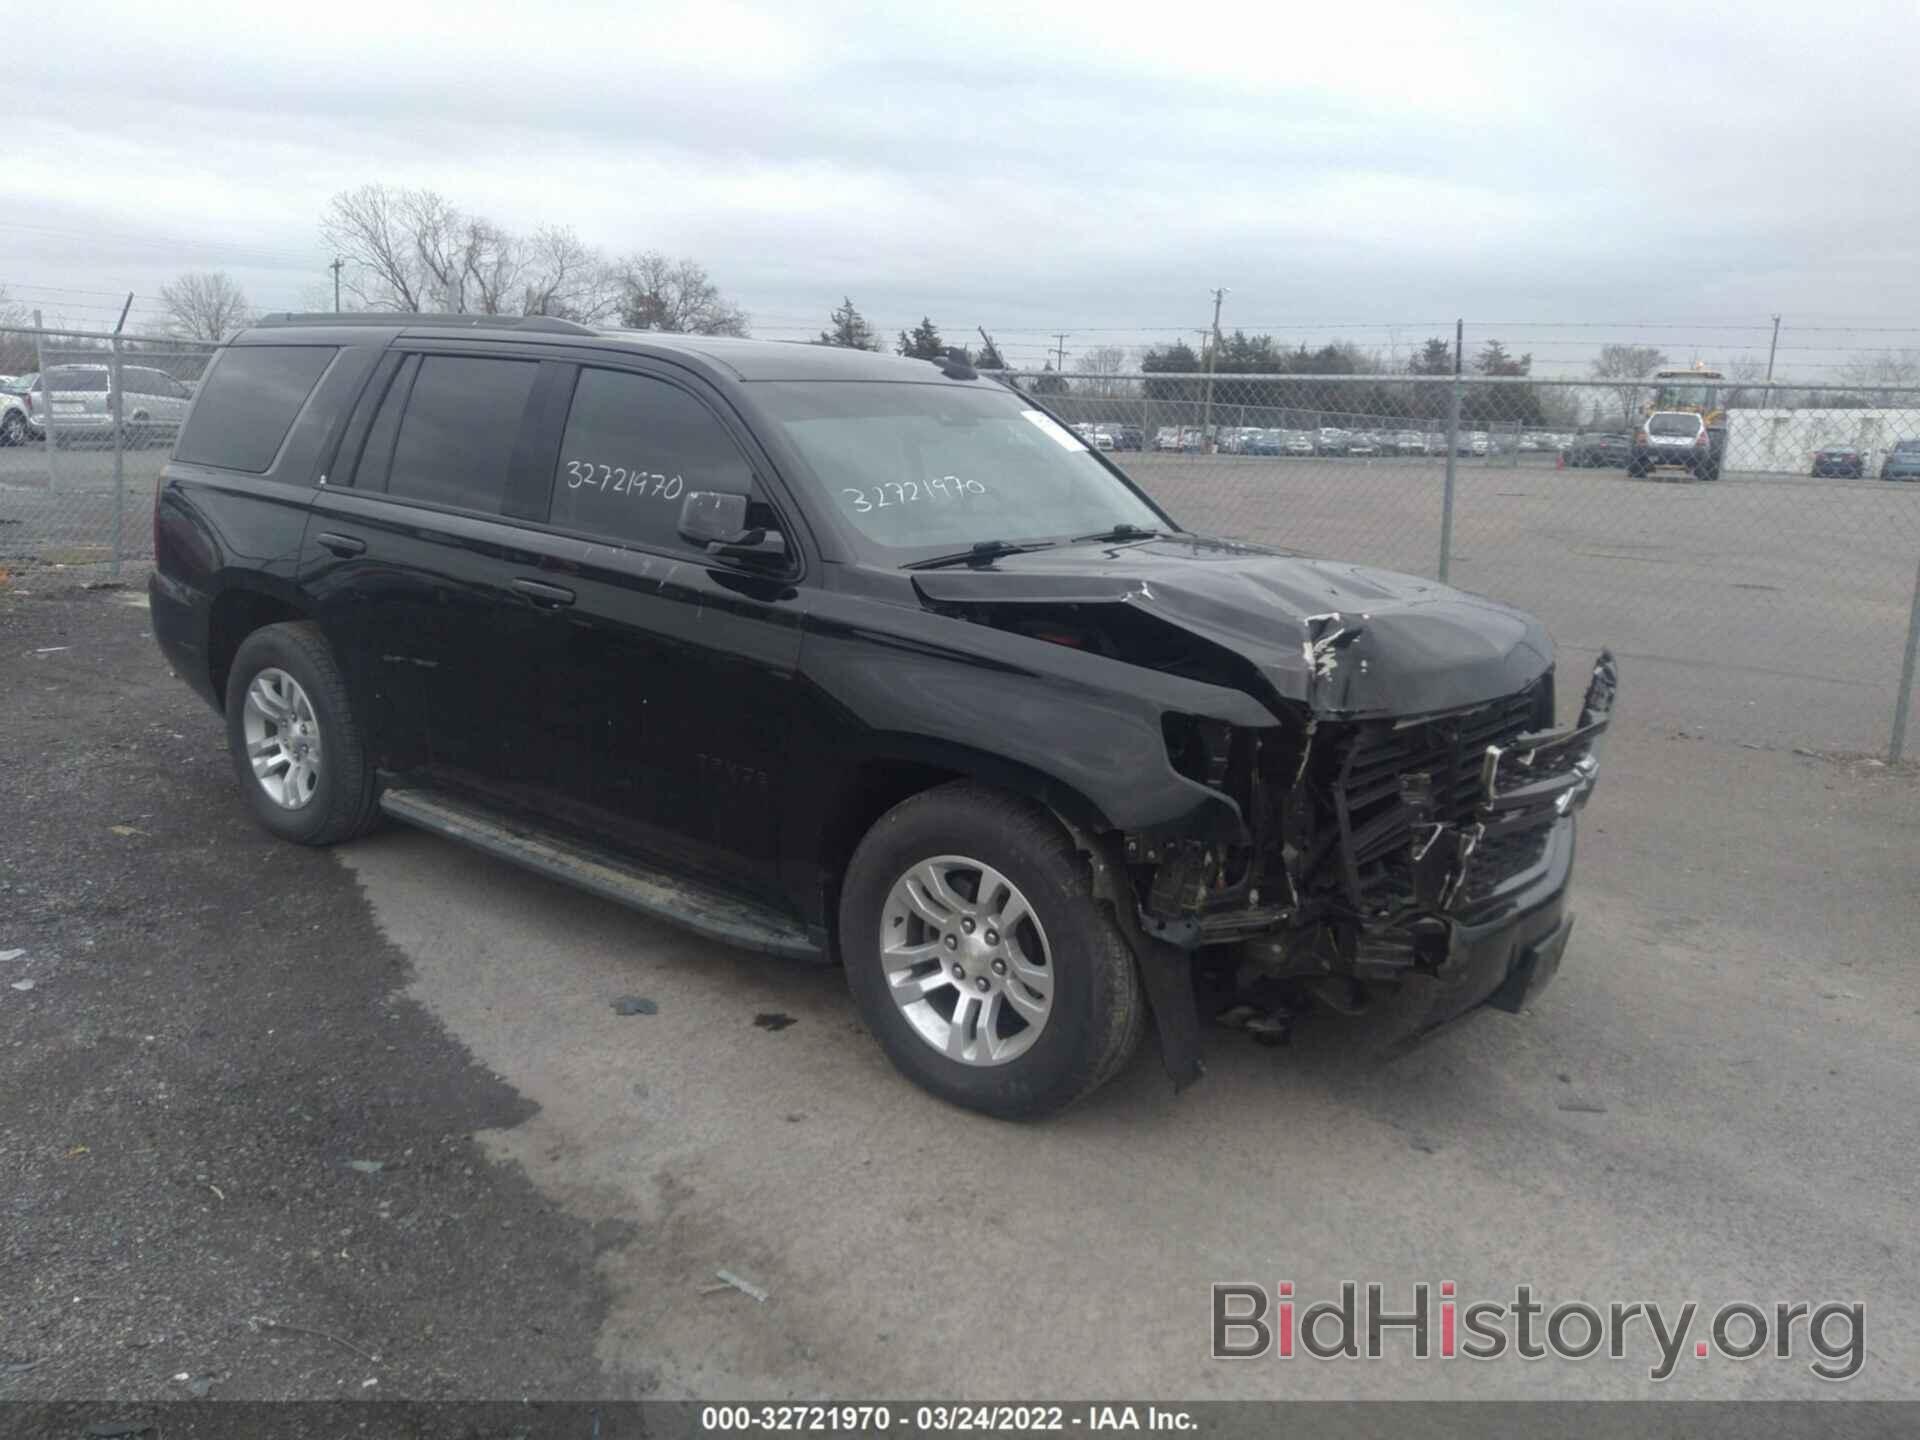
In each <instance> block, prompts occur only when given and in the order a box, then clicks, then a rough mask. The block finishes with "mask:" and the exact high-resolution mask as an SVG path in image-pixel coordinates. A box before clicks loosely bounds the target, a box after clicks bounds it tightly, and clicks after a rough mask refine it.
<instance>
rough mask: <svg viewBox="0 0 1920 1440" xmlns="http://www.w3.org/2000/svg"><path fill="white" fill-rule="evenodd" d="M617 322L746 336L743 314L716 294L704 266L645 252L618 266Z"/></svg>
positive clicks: (638, 327)
mask: <svg viewBox="0 0 1920 1440" xmlns="http://www.w3.org/2000/svg"><path fill="white" fill-rule="evenodd" d="M619 278H620V300H619V310H620V323H621V324H623V325H627V326H631V327H632V328H633V329H635V330H666V331H671V332H674V333H676V334H684V335H745V334H746V333H747V313H746V311H744V310H742V309H741V308H740V307H739V306H738V305H735V304H734V303H733V302H732V301H731V300H728V299H727V298H726V297H725V296H723V295H722V294H721V293H720V287H719V286H718V285H715V284H714V283H713V281H712V279H710V278H709V277H708V275H707V269H706V266H704V265H702V264H700V263H699V262H698V261H695V260H688V259H685V258H682V259H679V260H670V259H668V258H667V257H666V256H665V255H662V254H661V253H660V252H659V251H658V250H648V251H646V252H645V253H643V254H639V255H634V256H631V257H630V258H628V259H627V260H625V261H623V262H622V263H621V265H620V267H619Z"/></svg>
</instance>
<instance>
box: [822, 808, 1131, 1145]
mask: <svg viewBox="0 0 1920 1440" xmlns="http://www.w3.org/2000/svg"><path fill="white" fill-rule="evenodd" d="M839 918H840V934H839V941H840V954H841V958H842V960H843V961H844V963H845V965H846V968H847V983H848V986H849V988H850V989H851V990H852V992H853V998H854V1003H855V1004H856V1005H857V1006H858V1007H859V1009H860V1014H861V1018H862V1019H863V1020H864V1021H865V1022H866V1025H867V1028H868V1029H869V1030H871V1031H872V1032H873V1034H874V1037H875V1038H876V1039H878V1040H879V1042H880V1045H881V1048H882V1049H884V1050H885V1051H886V1052H887V1057H888V1058H889V1059H890V1060H892V1061H893V1063H894V1065H895V1067H896V1068H898V1069H899V1070H900V1071H902V1072H903V1073H904V1074H905V1075H906V1076H907V1077H908V1078H909V1079H911V1080H913V1081H915V1082H916V1083H917V1084H919V1085H920V1086H921V1087H922V1088H923V1089H925V1090H928V1091H931V1092H932V1093H933V1094H935V1095H937V1096H939V1097H940V1098H941V1099H943V1100H946V1101H948V1102H949V1103H951V1104H954V1105H960V1106H964V1107H966V1108H967V1109H970V1110H978V1111H981V1112H982V1113H984V1114H988V1115H994V1116H998V1117H999V1118H1001V1119H1027V1118H1031V1117H1035V1116H1040V1115H1047V1114H1051V1113H1053V1112H1055V1111H1058V1110H1061V1109H1064V1108H1065V1107H1067V1106H1068V1105H1071V1104H1073V1103H1074V1102H1075V1101H1077V1100H1080V1099H1082V1098H1084V1097H1085V1096H1087V1095H1089V1094H1091V1093H1092V1092H1093V1091H1094V1090H1096V1089H1097V1088H1099V1086H1100V1085H1102V1084H1103V1083H1104V1082H1105V1081H1107V1080H1108V1079H1109V1078H1111V1077H1112V1076H1113V1075H1115V1074H1117V1073H1118V1072H1119V1070H1120V1069H1121V1067H1122V1066H1123V1065H1125V1063H1126V1061H1127V1059H1128V1057H1130V1056H1131V1055H1132V1053H1133V1052H1134V1050H1135V1049H1136V1048H1137V1047H1138V1046H1139V1043H1140V1037H1141V1035H1142V1034H1143V1033H1144V1031H1145V1028H1146V1018H1147V1004H1146V997H1145V994H1144V992H1143V991H1142V989H1141V986H1140V978H1139V974H1138V972H1137V970H1136V969H1135V966H1134V961H1133V955H1132V952H1131V951H1130V950H1129V949H1128V947H1127V943H1126V940H1125V939H1124V938H1123V937H1122V935H1121V934H1120V931H1119V929H1118V927H1117V926H1116V925H1115V924H1114V921H1113V917H1112V915H1111V914H1110V913H1109V912H1108V910H1107V908H1106V907H1105V905H1103V904H1102V903H1101V902H1100V901H1098V900H1096V899H1095V898H1094V895H1093V891H1092V883H1091V879H1090V876H1089V872H1088V866H1087V862H1086V859H1085V857H1084V856H1082V855H1081V854H1080V852H1079V851H1078V850H1077V849H1076V848H1075V847H1074V845H1073V842H1072V841H1071V840H1070V839H1069V838H1068V837H1067V835H1066V833H1065V831H1064V830H1063V829H1062V828H1061V826H1060V824H1059V822H1058V821H1057V820H1055V819H1054V818H1053V816H1052V815H1051V814H1049V813H1048V812H1047V811H1046V810H1045V809H1043V808H1042V807H1040V806H1038V805H1035V804H1033V803H1031V802H1029V801H1025V800H1021V799H1018V798H1016V797H1014V796H1011V795H1007V794H1004V793H1001V792H999V791H995V790H989V789H986V788H983V787H981V786H976V785H973V784H971V783H968V782H965V781H961V782H956V783H954V784H951V785H944V786H941V787H940V788H939V789H937V790H930V791H927V792H925V793H923V794H920V795H916V796H914V797H912V798H911V799H909V800H905V801H903V802H901V803H900V804H899V805H897V806H895V807H894V808H893V809H892V810H890V811H888V812H887V813H886V814H885V815H883V816H881V818H880V819H879V821H878V822H876V823H875V825H874V827H873V828H872V829H871V830H870V831H868V832H867V835H866V838H865V839H864V840H862V841H861V842H860V845H859V848H858V849H857V850H855V852H854V855H853V859H852V861H851V862H850V863H849V864H848V866H847V874H846V880H845V883H844V884H843V885H842V887H841V892H840V917H839Z"/></svg>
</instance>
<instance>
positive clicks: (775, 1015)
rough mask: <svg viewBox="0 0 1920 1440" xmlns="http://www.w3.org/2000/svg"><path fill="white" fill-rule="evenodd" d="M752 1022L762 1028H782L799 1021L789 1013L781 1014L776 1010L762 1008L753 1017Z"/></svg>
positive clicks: (796, 1023)
mask: <svg viewBox="0 0 1920 1440" xmlns="http://www.w3.org/2000/svg"><path fill="white" fill-rule="evenodd" d="M753 1023H754V1024H756V1025H758V1026H759V1027H760V1028H761V1029H762V1030H784V1029H786V1028H787V1026H789V1025H798V1024H799V1023H800V1022H799V1021H798V1020H795V1019H794V1018H793V1016H791V1015H782V1014H781V1013H780V1012H779V1011H778V1010H762V1011H761V1012H760V1013H759V1014H758V1015H756V1016H754V1017H753Z"/></svg>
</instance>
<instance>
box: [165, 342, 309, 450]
mask: <svg viewBox="0 0 1920 1440" xmlns="http://www.w3.org/2000/svg"><path fill="white" fill-rule="evenodd" d="M339 353H340V352H339V351H338V350H337V349H335V348H334V347H333V346H330V345H236V346H233V347H232V348H230V349H228V350H225V351H223V352H222V353H221V355H220V358H219V359H218V360H216V361H215V362H214V365H213V370H212V372H211V373H209V374H208V376H207V379H206V383H205V384H203V385H202V386H201V387H200V396H199V398H198V400H196V401H195V402H194V407H193V412H192V414H191V415H190V416H189V417H188V419H187V424H186V428H185V429H184V430H182V431H181V432H180V443H179V445H178V446H176V447H175V449H174V454H175V456H176V457H177V458H178V459H180V460H183V461H185V462H187V463H188V464H190V465H215V466H218V467H219V468H220V469H222V470H245V471H248V472H250V473H252V474H255V475H258V474H261V473H262V472H263V471H265V470H266V469H267V467H268V466H270V465H272V464H273V457H274V456H275V455H278V454H279V453H280V442H281V441H283V440H285V439H286V438H287V431H288V430H290V429H291V428H292V427H293V422H294V420H295V418H296V417H297V416H298V415H299V414H300V407H301V406H303V405H305V404H306V403H307V397H308V396H309V395H311V394H312V393H313V387H314V386H315V384H317V383H318V382H319V379H320V377H321V375H322V374H324V373H325V372H326V368H327V366H328V365H330V364H332V363H333V357H334V356H335V355H337V354H339Z"/></svg>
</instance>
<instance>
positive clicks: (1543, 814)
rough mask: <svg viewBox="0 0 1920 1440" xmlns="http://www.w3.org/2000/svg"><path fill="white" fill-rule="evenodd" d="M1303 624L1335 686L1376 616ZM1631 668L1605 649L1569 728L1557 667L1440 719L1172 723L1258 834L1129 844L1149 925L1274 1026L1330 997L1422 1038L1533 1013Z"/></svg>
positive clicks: (1214, 985) (1179, 761) (1241, 1006)
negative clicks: (1253, 725) (1621, 679)
mask: <svg viewBox="0 0 1920 1440" xmlns="http://www.w3.org/2000/svg"><path fill="white" fill-rule="evenodd" d="M1306 625H1307V636H1308V638H1307V641H1306V646H1305V650H1306V658H1307V660H1308V662H1309V664H1310V665H1311V666H1313V668H1314V670H1315V672H1316V675H1317V677H1318V678H1321V679H1329V678H1331V677H1332V675H1333V674H1334V672H1335V669H1336V667H1337V666H1338V665H1339V663H1340V661H1341V658H1342V656H1341V652H1342V651H1344V650H1346V649H1347V647H1349V646H1351V645H1352V643H1353V641H1354V640H1355V639H1357V638H1358V636H1359V634H1360V633H1361V629H1360V627H1359V626H1357V625H1354V624H1350V623H1343V622H1342V620H1341V617H1339V616H1337V615H1328V616H1314V617H1310V618H1309V619H1308V621H1307V622H1306ZM1356 663H1364V662H1363V661H1361V662H1356ZM1617 681H1618V675H1617V670H1616V667H1615V664H1614V660H1613V657H1612V655H1611V654H1608V653H1603V654H1602V655H1601V656H1600V658H1599V660H1598V662H1597V663H1596V664H1595V666H1594V668H1593V672H1592V674H1591V676H1590V678H1589V681H1588V685H1587V690H1586V694H1585V697H1584V699H1583V701H1582V704H1581V707H1580V712H1579V716H1578V718H1577V719H1576V720H1575V721H1574V723H1573V724H1572V725H1569V726H1567V727H1565V728H1563V729H1555V728H1554V726H1553V721H1554V695H1553V672H1552V671H1551V670H1550V669H1549V670H1547V671H1546V672H1544V673H1542V674H1541V675H1539V676H1538V678H1537V679H1536V680H1535V681H1534V682H1533V683H1531V684H1529V685H1527V686H1525V687H1524V688H1522V689H1520V690H1518V691H1516V692H1515V693H1513V694H1510V695H1506V696H1503V697H1501V698H1499V699H1495V700H1492V701H1488V702H1484V703H1480V704H1475V705H1469V706H1462V707H1459V708H1456V709H1451V710H1448V711H1445V712H1441V713H1435V714H1424V715H1414V716H1403V717H1392V718H1361V719H1355V718H1345V717H1343V716H1342V715H1340V714H1339V712H1337V711H1336V712H1333V713H1331V714H1327V713H1316V712H1315V711H1314V710H1312V709H1308V710H1307V711H1306V713H1305V715H1304V717H1303V718H1302V719H1301V722H1300V723H1299V724H1298V725H1282V726H1276V727H1272V728H1269V729H1261V730H1258V731H1251V730H1245V729H1238V728H1233V727H1228V726H1225V725H1222V724H1219V723H1218V722H1209V721H1206V720H1202V719H1197V718H1190V717H1169V719H1168V722H1167V730H1168V752H1169V755H1170V757H1171V758H1172V760H1173V763H1174V765H1175V767H1176V768H1177V769H1179V770H1180V771H1181V772H1182V773H1184V774H1186V775H1188V776H1189V778H1192V779H1195V780H1198V781H1200V782H1201V783H1203V784H1205V785H1207V786H1209V787H1210V788H1213V789H1216V790H1218V791H1220V792H1221V793H1223V794H1225V795H1227V796H1228V797H1230V798H1231V799H1232V800H1234V802H1235V803H1236V805H1237V807H1238V809H1239V811H1240V814H1241V815H1242V816H1243V817H1244V820H1245V834H1244V836H1243V837H1242V838H1241V839H1240V840H1239V841H1238V843H1231V844H1229V843H1223V842H1222V840H1221V839H1220V838H1219V837H1213V836H1203V837H1193V836H1187V837H1180V838H1172V837H1166V836H1157V835H1153V834H1129V835H1126V836H1123V837H1122V848H1123V849H1124V852H1125V853H1124V860H1125V864H1126V867H1127V869H1128V872H1129V874H1130V877H1131V880H1132V884H1133V889H1134V894H1135V897H1136V899H1137V903H1138V908H1139V923H1140V927H1141V930H1142V932H1143V933H1144V934H1145V935H1146V936H1149V937H1152V938H1153V939H1155V940H1157V941H1159V942H1161V943H1164V944H1168V945H1172V946H1176V947H1178V948H1179V949H1180V950H1183V951H1187V952H1189V953H1191V954H1193V955H1194V956H1195V961H1196V964H1197V965H1198V967H1199V968H1200V970H1201V971H1202V972H1203V974H1202V977H1201V978H1202V981H1203V984H1204V985H1205V988H1206V990H1207V993H1208V994H1209V995H1210V996H1211V997H1213V999H1214V1000H1215V1001H1216V1003H1215V1004H1214V1005H1213V1006H1212V1008H1213V1009H1214V1010H1215V1011H1217V1012H1220V1013H1221V1014H1222V1015H1223V1017H1224V1018H1226V1019H1228V1020H1229V1021H1230V1022H1233V1023H1239V1024H1242V1025H1244V1026H1246V1027H1247V1028H1249V1029H1251V1030H1253V1031H1255V1032H1256V1033H1261V1034H1264V1035H1267V1036H1269V1037H1284V1035H1285V1034H1286V1032H1287V1029H1288V1027H1289V1025H1290V1023H1291V1021H1292V1019H1293V1018H1294V1016H1296V1015H1297V1014H1298V1013H1299V1012H1300V1011H1301V1010H1302V1009H1304V1008H1306V1007H1308V1006H1310V1005H1311V1004H1313V1003H1315V1002H1318V1003H1319V1004H1321V1005H1324V1006H1327V1007H1330V1008H1332V1009H1335V1010H1340V1011H1347V1012H1352V1011H1358V1010H1363V1009H1367V1008H1370V1007H1372V1006H1373V1005H1374V1004H1375V1003H1376V1002H1383V1001H1390V1002H1391V1004H1392V1005H1393V1007H1394V1009H1395V1012H1396V1015H1399V1016H1400V1017H1401V1023H1400V1024H1398V1025H1396V1026H1394V1027H1393V1028H1396V1029H1404V1030H1405V1031H1406V1032H1407V1033H1408V1034H1413V1033H1418V1032H1421V1031H1424V1030H1428V1029H1431V1028H1433V1027H1434V1026H1436V1025H1438V1024H1440V1023H1443V1022H1444V1021H1446V1020H1448V1019H1451V1018H1453V1017H1454V1016H1455V1015H1457V1014H1459V1013H1461V1012H1462V1011H1465V1010H1467V1009H1470V1008H1472V1007H1474V1006H1476V1005H1479V1004H1481V1003H1483V1002H1490V1003H1493V1004H1496V1005H1505V1006H1506V1008H1518V1006H1519V1004H1520V1003H1521V1001H1522V1000H1523V999H1525V998H1526V996H1527V995H1528V994H1530V993H1533V992H1537V990H1538V989H1539V988H1540V986H1542V985H1544V983H1545V982H1546V980H1547V979H1548V978H1550V976H1551V974H1552V971H1553V969H1554V968H1555V967H1556V966H1557V963H1558V958H1559V951H1560V948H1561V947H1563V946H1564V943H1565V939H1566V933H1567V930H1568V929H1569V927H1570V924H1571V921H1570V919H1569V918H1568V917H1567V916H1566V915H1565V913H1564V899H1565V891H1566V888H1567V881H1568V878H1569V874H1570V871H1571V866H1572V858H1573V815H1574V813H1575V812H1576V811H1577V810H1578V809H1580V807H1581V806H1583V805H1584V804H1585V803H1586V801H1587V798H1588V796H1589V795H1590V794H1591V793H1592V789H1593V785H1594V780H1595V776H1596V774H1597V771H1598V746H1599V742H1600V738H1601V736H1602V735H1603V734H1604V732H1605V731H1606V729H1607V726H1608V724H1609V722H1610V720H1611V717H1612V713H1613V706H1614V699H1615V693H1616V688H1617Z"/></svg>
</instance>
